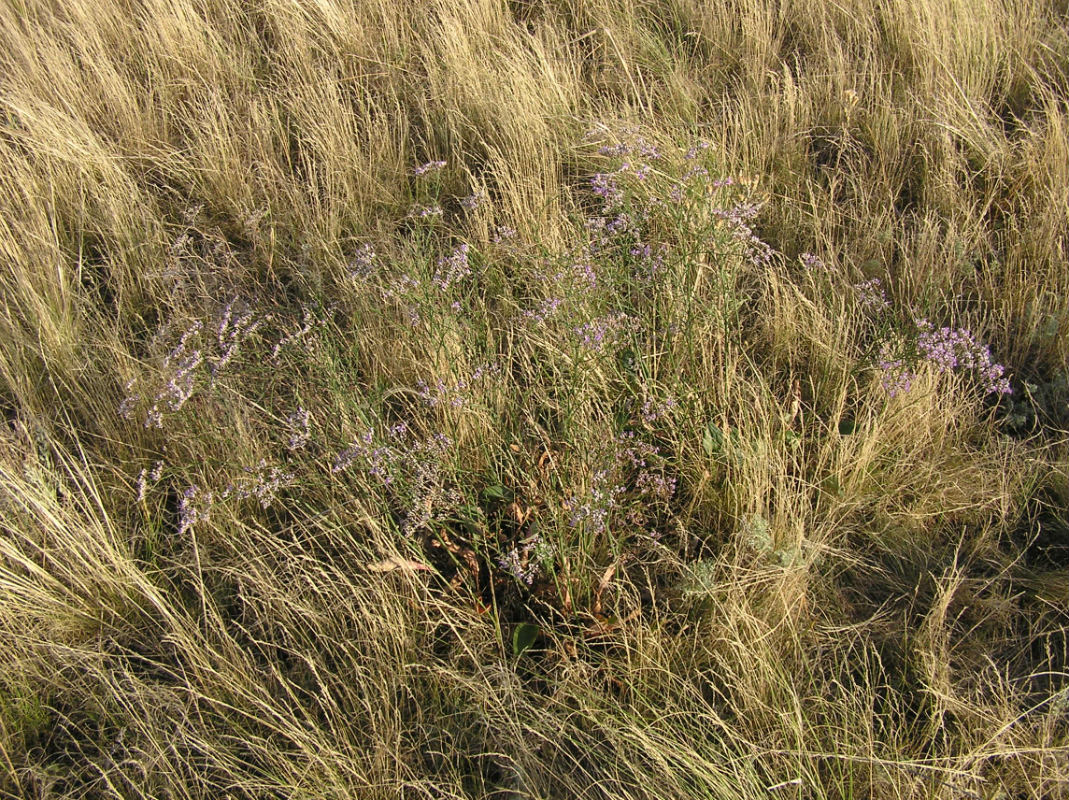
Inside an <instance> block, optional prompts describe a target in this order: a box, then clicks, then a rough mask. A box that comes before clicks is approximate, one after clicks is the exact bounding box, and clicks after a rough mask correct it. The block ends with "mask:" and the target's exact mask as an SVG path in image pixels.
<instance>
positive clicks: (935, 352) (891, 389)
mask: <svg viewBox="0 0 1069 800" xmlns="http://www.w3.org/2000/svg"><path fill="white" fill-rule="evenodd" d="M914 324H915V326H916V342H915V346H914V351H913V358H912V359H907V357H906V356H904V355H896V354H894V353H893V352H892V349H891V346H890V345H889V344H887V343H885V344H884V345H883V346H882V347H881V348H880V354H879V356H878V358H877V361H876V366H877V367H878V368H879V370H880V372H881V382H882V384H883V387H884V389H885V390H886V391H887V393H888V394H890V395H891V396H892V397H893V396H895V395H897V394H900V393H902V392H907V391H909V389H910V387H911V386H912V384H913V380H914V379H915V378H916V372H915V371H914V370H913V368H912V365H911V362H912V363H918V362H927V363H928V364H930V365H932V367H933V368H934V369H935V370H936V372H937V373H947V372H959V371H962V370H969V371H971V372H973V373H974V374H975V375H976V376H977V378H979V382H980V386H981V388H983V390H984V394H985V395H988V394H1012V393H1013V389H1012V387H1011V386H1010V382H1009V379H1008V378H1006V377H1005V372H1006V369H1005V367H1003V366H1002V365H1001V364H996V363H995V362H994V359H993V358H992V356H991V349H990V348H989V347H988V346H987V345H985V344H983V343H982V342H980V340H979V339H977V338H976V336H975V335H974V334H973V333H972V332H971V331H969V330H968V329H966V328H950V327H942V328H936V327H935V326H934V325H932V323H931V322H929V321H928V320H926V319H917V320H915V321H914Z"/></svg>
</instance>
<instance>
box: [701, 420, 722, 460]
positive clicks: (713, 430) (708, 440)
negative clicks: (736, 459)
mask: <svg viewBox="0 0 1069 800" xmlns="http://www.w3.org/2000/svg"><path fill="white" fill-rule="evenodd" d="M723 446H724V434H723V433H721V431H720V428H718V427H716V425H714V424H713V423H712V422H710V423H709V424H708V425H706V426H705V433H704V434H703V435H702V447H704V448H705V454H706V455H707V456H709V457H710V458H711V457H712V456H714V455H716V454H717V453H719V452H720V449H721V448H722V447H723Z"/></svg>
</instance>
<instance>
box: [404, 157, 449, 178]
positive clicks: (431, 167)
mask: <svg viewBox="0 0 1069 800" xmlns="http://www.w3.org/2000/svg"><path fill="white" fill-rule="evenodd" d="M444 166H445V162H444V161H428V162H427V163H426V164H420V165H419V166H418V167H416V168H415V169H413V170H412V174H413V175H415V176H416V177H417V178H418V177H420V176H421V175H427V174H429V173H431V172H438V171H439V170H441V169H442V168H443V167H444Z"/></svg>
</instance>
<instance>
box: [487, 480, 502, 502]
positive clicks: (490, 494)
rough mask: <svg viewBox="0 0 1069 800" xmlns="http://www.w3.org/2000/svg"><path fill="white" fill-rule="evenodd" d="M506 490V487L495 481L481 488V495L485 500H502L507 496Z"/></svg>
mask: <svg viewBox="0 0 1069 800" xmlns="http://www.w3.org/2000/svg"><path fill="white" fill-rule="evenodd" d="M507 492H508V489H506V488H505V487H504V486H502V485H501V484H500V483H495V484H494V485H493V486H487V487H486V488H485V489H483V497H485V498H486V499H487V500H504V499H505V498H506V496H507Z"/></svg>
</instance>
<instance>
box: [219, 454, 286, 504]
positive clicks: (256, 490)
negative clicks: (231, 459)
mask: <svg viewBox="0 0 1069 800" xmlns="http://www.w3.org/2000/svg"><path fill="white" fill-rule="evenodd" d="M242 471H243V472H244V473H245V474H244V475H242V476H240V477H239V478H238V479H237V480H236V481H234V482H233V483H231V484H230V485H229V486H227V487H226V489H224V490H223V494H222V497H223V499H226V498H228V497H235V498H237V499H238V500H245V499H247V498H249V497H255V498H256V499H257V500H258V501H259V502H260V507H261V508H268V507H269V506H270V505H271V503H273V502H274V500H275V497H276V496H277V495H278V492H279V490H280V489H282V488H284V487H286V486H289V485H290V484H291V483H292V482H293V473H292V472H283V471H282V470H281V469H280V468H279V467H277V466H272V467H271V468H270V469H268V466H267V461H266V460H263V459H261V460H260V463H258V464H257V465H256V466H255V467H245V468H244V469H243V470H242Z"/></svg>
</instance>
